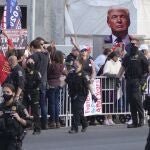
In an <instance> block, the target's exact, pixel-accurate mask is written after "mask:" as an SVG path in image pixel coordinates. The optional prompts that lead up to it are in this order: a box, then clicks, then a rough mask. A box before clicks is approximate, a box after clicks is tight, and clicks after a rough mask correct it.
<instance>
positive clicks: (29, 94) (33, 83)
mask: <svg viewBox="0 0 150 150" xmlns="http://www.w3.org/2000/svg"><path fill="white" fill-rule="evenodd" d="M25 73H26V74H25V75H26V80H25V90H24V97H23V105H24V106H26V108H28V107H29V106H31V110H32V115H33V117H34V132H40V126H41V125H40V117H39V115H40V114H39V86H40V83H41V74H40V72H38V71H36V70H33V73H30V72H28V71H27V70H26V72H25Z"/></svg>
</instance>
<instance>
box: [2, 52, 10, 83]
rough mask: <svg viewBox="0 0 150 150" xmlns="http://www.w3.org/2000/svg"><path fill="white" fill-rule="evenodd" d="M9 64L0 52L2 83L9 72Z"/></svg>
mask: <svg viewBox="0 0 150 150" xmlns="http://www.w3.org/2000/svg"><path fill="white" fill-rule="evenodd" d="M10 71H11V69H10V66H9V63H8V60H7V58H6V57H5V56H4V55H3V54H2V53H0V84H3V83H4V81H5V80H6V78H7V77H8V75H9V74H10Z"/></svg>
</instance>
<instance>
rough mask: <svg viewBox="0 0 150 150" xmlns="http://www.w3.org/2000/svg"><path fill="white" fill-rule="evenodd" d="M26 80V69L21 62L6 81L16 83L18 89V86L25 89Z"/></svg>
mask: <svg viewBox="0 0 150 150" xmlns="http://www.w3.org/2000/svg"><path fill="white" fill-rule="evenodd" d="M24 82H25V73H24V70H23V68H22V67H21V66H20V65H19V64H17V65H16V66H15V67H14V68H13V69H12V70H11V73H10V75H9V76H8V78H7V80H6V83H10V84H12V85H14V87H15V89H16V90H17V89H18V87H19V88H21V89H22V90H23V89H24Z"/></svg>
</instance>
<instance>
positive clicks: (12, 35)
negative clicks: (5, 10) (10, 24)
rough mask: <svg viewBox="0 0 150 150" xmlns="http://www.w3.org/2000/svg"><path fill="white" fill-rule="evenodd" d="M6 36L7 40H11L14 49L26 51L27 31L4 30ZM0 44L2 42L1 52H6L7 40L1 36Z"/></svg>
mask: <svg viewBox="0 0 150 150" xmlns="http://www.w3.org/2000/svg"><path fill="white" fill-rule="evenodd" d="M5 31H6V34H7V35H8V38H9V39H12V41H13V43H14V46H15V49H17V50H21V49H26V47H27V30H26V29H21V30H17V29H9V30H5ZM1 42H2V50H4V51H5V50H7V48H8V45H7V38H6V37H5V36H3V35H1Z"/></svg>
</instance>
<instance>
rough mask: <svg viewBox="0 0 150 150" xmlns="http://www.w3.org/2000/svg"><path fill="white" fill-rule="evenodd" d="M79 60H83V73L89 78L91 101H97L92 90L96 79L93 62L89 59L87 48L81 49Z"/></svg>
mask: <svg viewBox="0 0 150 150" xmlns="http://www.w3.org/2000/svg"><path fill="white" fill-rule="evenodd" d="M81 58H82V59H83V71H84V73H85V74H86V75H87V77H88V78H89V80H90V82H89V89H90V92H91V95H92V100H93V101H95V102H96V101H97V98H96V96H95V94H94V90H93V82H94V79H95V77H96V71H95V65H94V61H93V60H91V59H90V58H89V53H88V48H87V47H86V46H84V47H83V49H81Z"/></svg>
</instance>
